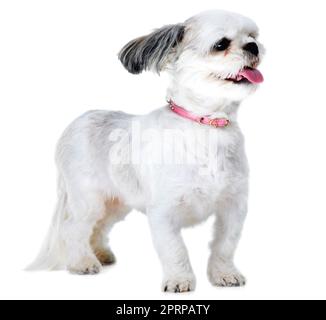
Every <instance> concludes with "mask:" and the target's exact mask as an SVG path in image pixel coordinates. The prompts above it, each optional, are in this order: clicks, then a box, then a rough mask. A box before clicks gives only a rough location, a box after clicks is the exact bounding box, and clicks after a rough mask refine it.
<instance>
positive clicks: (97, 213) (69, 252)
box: [62, 189, 105, 275]
mask: <svg viewBox="0 0 326 320" xmlns="http://www.w3.org/2000/svg"><path fill="white" fill-rule="evenodd" d="M76 191H77V190H75V189H74V192H73V193H72V192H70V193H69V194H68V211H67V213H66V217H65V220H64V222H63V226H62V234H63V240H64V246H65V251H66V260H67V269H68V270H69V271H70V272H71V273H75V274H81V275H84V274H96V273H98V272H99V271H100V270H101V263H100V262H99V260H98V259H97V257H96V255H95V254H94V252H93V249H92V247H91V244H90V240H91V236H92V233H93V229H94V227H95V225H96V222H97V221H98V220H100V219H101V218H102V217H103V216H104V215H105V200H104V199H103V197H102V196H101V195H99V194H98V193H95V192H92V191H88V192H78V193H76Z"/></svg>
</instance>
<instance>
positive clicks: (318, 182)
mask: <svg viewBox="0 0 326 320" xmlns="http://www.w3.org/2000/svg"><path fill="white" fill-rule="evenodd" d="M323 5H324V4H323V1H298V0H297V1H258V0H257V1H254V0H246V1H243V0H238V1H236V0H227V1H224V0H219V1H209V0H200V1H191V0H188V1H176V0H165V1H161V2H160V1H150V0H148V1H147V0H137V1H99V0H92V1H91V0H89V1H83V0H75V1H73V0H56V1H45V0H39V1H36V0H30V1H16V0H7V1H6V0H2V1H1V2H0V146H1V149H0V151H1V156H0V161H1V166H0V194H1V200H0V215H1V216H0V297H1V298H29V299H33V298H44V299H45V298H54V299H56V298H58V299H66V298H71V299H79V298H80V299H86V298H87V299H156V298H161V299H174V298H178V299H179V298H181V299H254V298H255V299H265V298H272V299H274V298H275V299H276V298H278V299H283V298H326V292H325V290H326V289H325V288H326V277H325V271H326V256H325V243H326V204H325V197H326V195H325V181H326V170H325V162H326V152H325V140H326V129H325V128H326V126H325V121H326V105H325V101H324V100H325V99H324V95H325V90H326V86H325V73H326V58H325V52H326V47H325V30H326V23H325V21H326V20H325V17H324V14H325V10H324V8H323ZM214 8H222V9H228V10H233V11H237V12H240V13H242V14H245V15H248V16H250V17H251V18H253V19H254V20H255V21H256V22H257V23H258V25H259V26H260V29H261V41H262V42H263V43H264V44H265V46H266V48H267V55H266V58H265V61H264V63H263V64H262V66H261V71H262V72H263V73H264V75H265V78H266V82H265V83H264V84H263V85H262V87H261V88H260V90H259V91H258V92H257V93H256V94H255V95H254V96H252V97H250V98H249V99H248V100H247V101H245V103H244V104H243V106H242V108H241V113H240V124H241V126H242V128H243V131H244V133H245V136H246V141H247V151H248V156H249V161H250V164H251V195H250V212H249V216H248V220H247V222H246V227H245V230H244V234H243V238H242V241H241V244H240V247H239V250H238V254H237V259H236V260H237V264H238V266H239V268H240V269H241V270H242V272H243V273H244V274H245V275H246V277H247V278H248V285H247V286H246V287H245V288H243V289H216V288H213V287H211V285H210V284H209V283H208V280H207V278H206V264H207V258H208V242H209V240H210V238H211V229H212V220H209V221H208V222H206V223H205V224H203V225H201V226H199V227H197V228H194V229H191V230H186V231H185V232H184V235H185V238H186V242H187V245H188V248H189V251H190V256H191V260H192V263H193V266H194V269H195V272H196V274H197V280H198V286H197V290H196V292H195V293H191V294H186V295H182V296H181V297H180V296H175V295H170V294H163V293H161V292H160V284H161V269H160V265H159V263H158V259H157V256H156V253H155V252H154V249H153V247H152V243H151V239H150V234H149V228H148V226H147V222H146V217H145V216H143V215H141V214H140V213H137V212H134V213H132V214H131V215H130V216H129V217H128V218H127V219H126V221H124V222H122V223H120V224H119V225H117V227H116V228H115V229H114V231H113V233H112V237H111V239H112V247H113V249H114V251H115V253H116V255H117V258H118V263H117V265H116V266H114V267H110V268H107V269H106V270H105V271H104V272H103V273H102V274H101V275H99V276H95V277H78V276H72V275H69V274H68V273H65V272H53V273H49V272H41V273H27V272H25V271H23V269H24V267H25V266H26V265H27V264H28V263H29V262H31V260H33V258H34V257H35V255H36V253H37V251H38V249H39V247H40V245H41V242H42V240H43V238H44V236H45V234H46V230H47V228H48V225H49V223H50V220H51V215H52V211H53V208H54V205H55V201H56V194H55V192H56V188H55V184H56V170H55V165H54V161H53V155H54V148H55V144H56V141H57V139H58V137H59V136H60V134H61V132H62V131H63V129H64V128H65V126H66V125H68V123H69V122H71V121H72V120H73V119H74V118H75V117H77V116H79V115H80V114H81V113H83V112H84V111H86V110H88V109H94V108H95V109H98V108H99V109H122V110H124V111H126V112H132V113H146V112H149V111H150V110H152V109H155V108H157V107H160V106H162V105H163V104H164V103H165V88H166V79H165V77H164V76H163V77H161V78H159V77H158V76H156V75H153V74H143V75H140V76H133V75H130V74H128V73H127V71H125V70H124V69H123V67H122V66H121V64H120V63H119V61H118V59H117V52H118V51H119V49H120V48H121V47H122V46H123V45H124V44H125V43H126V42H127V41H129V40H131V39H132V38H134V37H137V36H140V35H143V34H145V33H147V32H149V31H151V30H152V29H153V28H156V27H160V26H162V25H164V24H169V23H175V22H182V21H184V20H185V19H186V18H188V17H190V16H192V15H193V14H196V13H198V12H200V11H203V10H207V9H214Z"/></svg>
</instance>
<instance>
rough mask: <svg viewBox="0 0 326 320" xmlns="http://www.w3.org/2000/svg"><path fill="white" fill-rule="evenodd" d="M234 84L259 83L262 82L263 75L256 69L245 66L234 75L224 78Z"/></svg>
mask: <svg viewBox="0 0 326 320" xmlns="http://www.w3.org/2000/svg"><path fill="white" fill-rule="evenodd" d="M225 80H226V81H231V82H233V83H236V84H241V83H245V84H246V83H247V84H259V83H262V82H264V77H263V75H262V73H261V72H260V71H259V70H258V69H254V68H250V67H245V68H243V69H242V70H241V71H240V72H239V73H238V74H237V75H236V76H234V77H229V78H226V79H225Z"/></svg>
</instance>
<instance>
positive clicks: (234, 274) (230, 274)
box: [208, 269, 246, 287]
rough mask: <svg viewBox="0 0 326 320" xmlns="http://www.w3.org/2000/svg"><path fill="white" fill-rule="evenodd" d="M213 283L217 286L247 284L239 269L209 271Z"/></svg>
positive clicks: (241, 285) (240, 285)
mask: <svg viewBox="0 0 326 320" xmlns="http://www.w3.org/2000/svg"><path fill="white" fill-rule="evenodd" d="M208 276H209V280H210V282H211V283H212V285H214V286H217V287H243V286H245V284H246V279H245V277H244V276H243V275H242V274H241V273H240V272H238V271H235V270H230V271H220V270H218V269H217V270H216V269H215V270H211V271H210V272H209V273H208Z"/></svg>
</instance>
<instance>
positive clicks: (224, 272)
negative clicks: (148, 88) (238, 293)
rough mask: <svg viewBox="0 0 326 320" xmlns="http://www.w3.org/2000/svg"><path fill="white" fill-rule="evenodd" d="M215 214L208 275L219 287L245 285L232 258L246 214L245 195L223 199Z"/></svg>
mask: <svg viewBox="0 0 326 320" xmlns="http://www.w3.org/2000/svg"><path fill="white" fill-rule="evenodd" d="M219 210H220V211H219V212H218V214H217V216H216V223H215V228H214V240H213V242H212V246H211V248H212V253H211V256H210V259H209V264H208V277H209V280H210V281H211V283H212V284H213V285H215V286H219V287H238V286H244V285H245V282H246V280H245V278H244V277H243V275H242V274H241V273H240V272H239V271H238V270H237V268H236V267H235V266H234V263H233V259H234V254H235V250H236V247H237V245H238V242H239V239H240V235H241V231H242V227H243V223H244V220H245V217H246V214H247V195H246V194H243V195H237V196H235V197H234V198H232V199H229V200H228V201H225V202H224V203H223V204H222V205H221V206H220V207H219Z"/></svg>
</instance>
